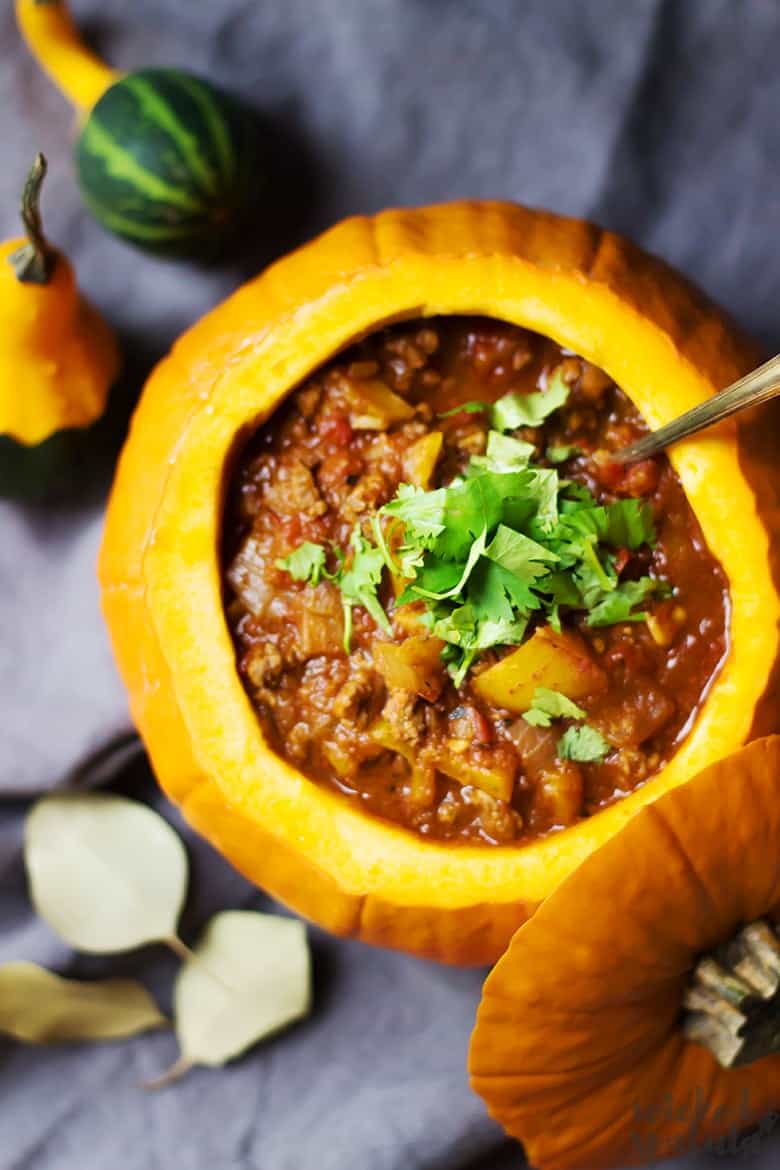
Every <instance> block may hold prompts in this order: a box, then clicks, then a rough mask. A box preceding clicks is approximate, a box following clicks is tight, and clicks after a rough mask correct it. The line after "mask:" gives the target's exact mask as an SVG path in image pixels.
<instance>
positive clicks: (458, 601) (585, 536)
mask: <svg viewBox="0 0 780 1170" xmlns="http://www.w3.org/2000/svg"><path fill="white" fill-rule="evenodd" d="M568 393H569V390H568V387H567V386H566V384H565V383H564V381H563V379H562V378H561V377H560V374H557V375H555V376H554V377H553V378H552V379H551V381H550V384H549V386H548V388H547V390H545V391H540V392H536V393H533V394H508V395H505V396H504V397H503V398H501V399H499V400H498V402H496V403H495V404H493V406H492V407H488V406H486V404H483V403H465V404H463V405H462V406H460V407H458V408H457V410H464V409H469V410H476V409H477V407H479V408H480V409H482V408H484V409H486V410H489V412H490V418H491V424H492V427H493V429H492V430H490V431H489V433H488V436H487V444H486V450H485V454H484V455H476V456H473V457H472V458H471V460H470V461H469V463H468V465H467V466H466V468H465V469H464V471H463V473H462V474H461V475H460V476H458V477H457V478H456V479H454V480H453V481H452V482H451V483H450V484H449V485H448V486H446V487H440V488H436V489H435V490H432V491H424V490H423V489H422V488H417V487H413V486H411V485H410V484H401V486H400V487H399V488H398V491H397V492H396V495H395V497H394V498H393V499H392V500H391V501H390V502H389V503H387V504H385V505H384V507H382V508H380V509H379V511H378V513H377V514H376V515H375V516H374V518H373V521H372V530H373V542H372V541H369V540H368V539H367V538H366V537H365V535H364V534H363V533H362V531H361V530H360V528H359V527H356V528H355V530H354V532H353V534H352V537H351V539H350V548H349V551H348V553H347V556H346V558H345V557H344V556H343V555H342V554H340V552H339V550H338V549H333V553H334V554H335V555H336V556H337V557H339V558H340V562H341V563H340V567H339V568H338V569H337V570H336V571H335V572H333V573H329V572H328V571H327V569H326V568H325V562H326V550H325V549H324V548H323V547H322V546H321V545H313V544H310V543H309V542H306V543H304V544H302V545H301V546H300V548H298V549H296V550H295V552H293V553H291V554H290V555H289V556H288V557H285V558H284V560H282V561H279V562H277V563H278V564H280V566H281V567H283V568H286V569H287V570H288V572H290V573H291V574H292V575H293V576H294V577H296V579H298V580H307V581H309V582H311V583H312V584H316V583H317V581H318V580H319V579H320V577H322V576H324V577H327V578H328V579H329V580H332V581H333V582H334V583H335V584H336V586H337V587H338V588H339V590H340V591H341V595H342V600H343V604H344V621H345V646H346V648H347V650H348V649H349V644H350V639H351V625H352V609H353V607H354V606H355V605H362V606H364V607H365V609H366V610H367V611H368V612H369V614H370V615H371V617H372V618H373V619H374V621H375V622H376V623H377V625H379V626H380V627H381V628H382V629H384V630H389V629H390V624H389V621H388V618H387V615H386V613H385V611H384V609H383V608H382V605H381V603H380V601H379V598H378V595H377V590H378V586H379V584H380V581H381V577H382V572H383V569H384V568H385V567H386V568H387V569H389V571H390V572H391V573H392V574H393V576H394V577H395V578H396V579H399V580H402V581H403V582H404V589H403V592H402V593H401V595H400V597H398V598H397V600H396V606H401V605H405V604H408V603H410V602H420V601H423V602H424V603H425V611H424V613H423V615H422V616H423V620H424V621H425V623H426V625H427V626H428V628H429V629H430V630H431V632H432V633H433V634H435V635H436V636H437V637H439V638H441V639H442V641H444V642H445V643H446V645H445V649H444V651H443V653H442V658H443V659H444V661H445V662H446V663H447V666H448V669H449V672H450V674H451V676H452V678H453V679H454V681H455V683H456V685H460V683H461V682H462V681H463V679H464V678H465V676H466V673H467V672H468V670H469V668H470V666H471V664H472V663H473V661H474V659H475V658H476V657H477V656H478V655H479V654H481V653H482V652H483V651H485V650H488V649H490V648H492V647H495V646H508V645H518V644H519V643H521V642H522V641H523V639H524V637H525V635H526V631H527V628H528V624H529V622H530V621H531V619H532V618H536V619H539V620H543V621H546V622H548V623H549V624H551V625H552V626H554V627H555V628H556V629H560V624H561V610H562V609H567V610H579V611H581V612H584V613H586V614H587V621H588V624H589V625H591V626H604V625H613V624H615V623H616V622H623V621H639V620H642V619H643V618H644V617H645V616H646V615H645V614H644V612H643V611H641V610H639V609H637V607H638V606H640V605H641V604H642V603H643V602H644V601H646V600H647V599H648V598H649V597H650V596H651V595H657V594H658V593H660V592H662V591H663V590H664V589H665V586H664V584H663V583H662V582H659V581H656V580H655V579H653V578H651V577H641V578H640V579H639V580H637V581H620V579H619V575H618V572H617V569H616V567H615V565H616V550H619V549H627V550H629V551H632V552H633V551H636V550H637V549H639V548H641V547H642V546H644V545H650V544H652V542H653V540H654V539H655V528H654V524H653V515H652V510H651V508H650V507H649V506H648V505H647V504H646V503H644V502H642V501H640V500H635V499H627V500H618V501H616V502H614V503H610V504H606V505H601V504H599V503H598V502H597V501H596V500H595V499H594V497H593V496H592V495H591V493H590V492H589V491H588V489H587V488H586V487H584V486H582V485H581V484H577V483H573V482H572V481H571V480H568V479H563V478H561V476H560V475H559V473H558V471H557V469H556V468H555V467H541V466H539V465H538V464H534V463H533V462H532V460H533V458H534V456H535V455H536V448H535V446H534V445H533V444H532V443H527V442H524V441H522V440H520V439H517V438H515V437H514V436H512V435H507V434H504V433H503V432H504V431H505V430H511V429H514V428H516V427H519V426H538V425H539V423H540V422H541V421H543V419H544V418H545V417H547V415H548V414H551V413H552V412H553V411H554V410H556V409H558V408H559V407H560V406H561V405H563V403H564V402H565V401H566V398H567V397H568ZM448 413H454V412H448ZM548 458H550V452H548ZM551 461H552V460H551ZM549 694H552V695H554V694H555V693H554V692H550V693H549ZM561 700H562V701H563V703H568V702H569V701H568V700H565V699H564V697H563V696H559V697H558V699H557V700H556V701H557V702H558V708H557V709H556V710H557V713H554V712H553V710H552V709H551V708H550V704H551V703H553V700H552V699H550V698H549V695H548V697H547V698H546V699H545V698H542V699H541V700H540V702H539V703H536V702H535V703H534V706H533V707H532V708H531V711H529V712H527V715H530V716H531V718H530V719H529V720H528V721H529V722H532V723H533V722H534V720H542V719H543V718H549V719H553V718H564V717H567V718H581V717H582V715H581V713H580V714H579V715H577V714H575V711H576V712H579V708H577V707H576V706H575V705H574V704H571V705H570V708H569V709H568V710H565V711H564V710H563V708H562V704H561ZM545 702H546V703H547V707H545ZM539 725H541V726H546V725H547V724H544V723H541V722H540V723H539ZM574 730H576V731H578V732H582V733H583V734H584V733H585V731H586V728H585V727H582V728H576V729H574ZM587 730H588V731H589V732H591V729H587ZM567 735H568V732H567ZM593 736H598V733H597V732H591V733H590V736H588V735H585V737H584V740H583V742H582V743H581V742H580V738H578V737H576V736H575V737H569V739H568V740H567V739H566V736H564V737H563V738H562V740H561V743H562V744H564V745H565V747H566V750H571V751H578V752H583V751H586V750H590V751H594V750H595V740H594V739H593ZM599 742H600V743H602V742H604V741H602V740H601V738H600V737H599ZM599 750H600V749H599ZM606 750H608V747H607V749H606ZM565 758H572V759H574V758H580V757H575V756H573V755H572V756H570V757H565ZM593 758H595V757H593Z"/></svg>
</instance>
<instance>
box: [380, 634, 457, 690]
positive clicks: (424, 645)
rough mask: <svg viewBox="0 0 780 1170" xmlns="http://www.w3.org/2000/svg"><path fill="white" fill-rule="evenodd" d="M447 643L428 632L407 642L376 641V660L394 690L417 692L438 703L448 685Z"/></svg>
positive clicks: (390, 687) (388, 684) (383, 675)
mask: <svg viewBox="0 0 780 1170" xmlns="http://www.w3.org/2000/svg"><path fill="white" fill-rule="evenodd" d="M443 646H444V643H443V642H442V641H441V639H440V638H434V637H432V636H431V635H425V634H422V635H419V634H418V635H414V636H413V637H411V638H406V640H405V641H403V642H375V643H374V663H375V665H376V668H377V670H378V671H379V673H380V674H381V675H382V677H383V678H384V680H385V682H386V683H387V686H388V688H389V689H390V690H405V691H413V692H414V693H415V694H416V695H419V696H420V697H421V698H423V699H427V700H428V701H429V702H434V701H435V700H436V699H438V697H439V695H440V694H441V692H442V689H443V687H444V667H443V665H442V661H441V651H442V648H443Z"/></svg>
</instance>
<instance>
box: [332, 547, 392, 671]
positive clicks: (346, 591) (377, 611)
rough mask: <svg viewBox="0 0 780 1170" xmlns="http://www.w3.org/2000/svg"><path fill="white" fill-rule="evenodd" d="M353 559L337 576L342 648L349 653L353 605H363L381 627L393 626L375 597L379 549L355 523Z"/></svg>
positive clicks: (380, 559) (380, 564) (379, 572)
mask: <svg viewBox="0 0 780 1170" xmlns="http://www.w3.org/2000/svg"><path fill="white" fill-rule="evenodd" d="M349 544H350V548H351V549H352V559H351V561H350V562H349V563H348V567H347V568H346V569H342V570H341V572H340V573H339V574H338V576H337V577H336V584H337V585H338V587H339V589H340V591H341V602H342V605H343V607H344V649H345V650H346V652H347V654H349V650H350V645H351V642H352V607H353V606H354V605H362V606H363V607H364V609H366V610H368V612H369V613H370V615H371V617H372V618H373V619H374V621H375V622H376V624H377V625H378V626H379V628H380V629H382V630H384V631H385V632H386V633H388V634H389V633H390V632H391V630H392V627H391V625H390V621H389V619H388V617H387V614H386V613H385V611H384V610H383V609H382V606H381V603H380V601H379V598H378V597H377V592H376V591H377V586H378V585H379V582H380V581H381V580H382V569H383V568H384V563H385V562H384V558H383V557H382V553H381V552H380V550H379V549H378V548H374V547H373V545H370V544H369V543H368V541H367V540H366V538H365V537H364V536H363V534H362V532H361V531H360V526H359V525H356V526H355V528H354V530H353V532H352V536H351V537H350V541H349Z"/></svg>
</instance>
